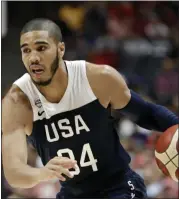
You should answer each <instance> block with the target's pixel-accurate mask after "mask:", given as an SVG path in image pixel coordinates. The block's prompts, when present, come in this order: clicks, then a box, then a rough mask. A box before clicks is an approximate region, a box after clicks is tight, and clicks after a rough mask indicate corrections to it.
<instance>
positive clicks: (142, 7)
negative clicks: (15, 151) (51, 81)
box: [1, 1, 179, 198]
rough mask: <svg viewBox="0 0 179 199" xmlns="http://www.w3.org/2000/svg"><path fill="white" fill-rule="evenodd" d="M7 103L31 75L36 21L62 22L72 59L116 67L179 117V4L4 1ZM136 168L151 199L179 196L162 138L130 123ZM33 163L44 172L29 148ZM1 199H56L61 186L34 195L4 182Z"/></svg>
mask: <svg viewBox="0 0 179 199" xmlns="http://www.w3.org/2000/svg"><path fill="white" fill-rule="evenodd" d="M1 3H2V31H1V35H2V40H1V44H2V45H1V51H2V60H1V67H2V77H1V78H2V82H1V83H2V84H1V88H2V97H3V96H4V94H5V93H6V91H7V90H8V89H9V87H10V86H11V84H12V83H13V81H15V80H16V79H17V78H19V77H20V76H21V75H22V74H23V73H24V72H25V70H24V66H23V64H22V61H21V54H20V48H19V33H20V31H21V28H22V27H23V26H24V24H25V23H26V22H27V21H29V20H31V19H33V18H36V17H43V18H49V19H51V20H53V21H54V22H56V23H57V24H58V25H59V26H60V28H61V30H62V34H63V40H64V42H65V44H66V54H65V59H67V60H77V59H82V60H87V61H89V62H93V63H97V64H108V65H111V66H113V67H114V68H116V69H117V70H118V71H119V72H120V73H121V74H122V75H123V76H124V78H125V79H126V82H127V84H128V85H129V87H130V88H131V89H133V90H135V91H137V92H138V93H139V94H141V95H142V96H143V97H144V98H145V99H147V100H149V101H151V102H154V103H159V104H161V105H164V106H166V107H168V108H169V109H170V110H172V111H173V112H175V113H176V114H178V66H179V56H178V55H179V2H174V1H173V2H155V1H153V2H124V1H123V2H70V1H68V2H63V1H60V2H35V1H31V2H14V1H11V2H5V1H3V2H1ZM116 128H117V129H118V132H119V136H120V139H121V142H122V143H123V146H124V147H125V148H126V149H127V150H128V152H129V153H130V155H131V157H132V162H131V167H132V168H133V169H134V170H135V171H136V172H138V173H139V174H140V175H141V176H142V177H143V178H144V179H145V183H146V186H147V192H148V196H149V197H152V198H178V185H177V183H175V182H174V181H172V180H170V179H169V178H168V177H165V176H164V175H163V174H162V173H161V172H160V170H159V169H158V168H157V166H156V162H155V159H154V146H155V142H156V140H157V138H158V136H159V135H160V132H153V131H148V130H146V129H143V128H140V127H138V126H136V125H135V124H134V123H132V122H131V121H129V120H127V119H126V118H123V117H121V118H120V120H119V121H116ZM28 163H29V164H30V165H32V166H37V167H41V166H42V163H41V160H40V158H39V157H38V156H37V154H36V152H35V151H34V150H33V149H32V148H31V146H30V145H29V158H28ZM1 186H2V198H54V197H55V195H56V192H58V191H59V190H60V185H59V183H58V182H56V181H51V182H47V183H41V184H39V185H37V186H36V187H34V188H31V189H13V188H11V187H10V186H9V185H8V183H7V181H6V180H5V178H4V176H3V168H2V185H1Z"/></svg>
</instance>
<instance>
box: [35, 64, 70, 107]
mask: <svg viewBox="0 0 179 199" xmlns="http://www.w3.org/2000/svg"><path fill="white" fill-rule="evenodd" d="M67 85H68V74H67V70H66V67H65V63H64V61H61V62H60V63H59V67H58V69H57V71H56V73H55V75H54V76H53V79H52V81H51V83H50V84H49V85H47V86H37V88H38V90H39V91H40V92H41V93H42V95H43V96H44V97H45V98H46V99H47V100H48V101H49V102H52V103H58V102H59V101H60V100H61V98H62V97H63V95H64V93H65V91H66V88H67Z"/></svg>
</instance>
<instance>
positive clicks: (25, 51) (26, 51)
mask: <svg viewBox="0 0 179 199" xmlns="http://www.w3.org/2000/svg"><path fill="white" fill-rule="evenodd" d="M22 51H23V53H29V52H30V49H29V48H24V49H23V50H22Z"/></svg>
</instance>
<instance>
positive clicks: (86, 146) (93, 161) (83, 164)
mask: <svg viewBox="0 0 179 199" xmlns="http://www.w3.org/2000/svg"><path fill="white" fill-rule="evenodd" d="M64 153H65V154H66V153H68V155H69V158H70V159H72V160H75V156H74V153H73V151H72V150H71V149H68V148H66V149H60V150H58V151H57V155H58V156H60V157H61V156H63V154H64ZM86 156H88V159H89V161H86V162H85V158H86ZM96 163H97V159H95V158H94V156H93V153H92V150H91V147H90V144H89V143H87V144H84V145H83V149H82V153H81V158H80V167H88V166H91V167H92V170H93V171H98V168H97V164H96ZM70 172H71V173H72V174H73V175H78V174H79V173H80V168H79V166H78V165H76V168H75V171H70Z"/></svg>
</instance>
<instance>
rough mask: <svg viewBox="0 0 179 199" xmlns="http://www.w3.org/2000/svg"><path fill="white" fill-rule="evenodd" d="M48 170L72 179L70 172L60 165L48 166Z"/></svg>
mask: <svg viewBox="0 0 179 199" xmlns="http://www.w3.org/2000/svg"><path fill="white" fill-rule="evenodd" d="M49 169H51V170H53V171H55V172H57V173H58V174H60V175H61V174H62V173H63V174H65V175H66V176H68V177H69V178H73V177H74V175H73V174H71V173H70V171H69V170H68V169H66V168H64V167H62V166H61V165H50V166H49Z"/></svg>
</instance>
